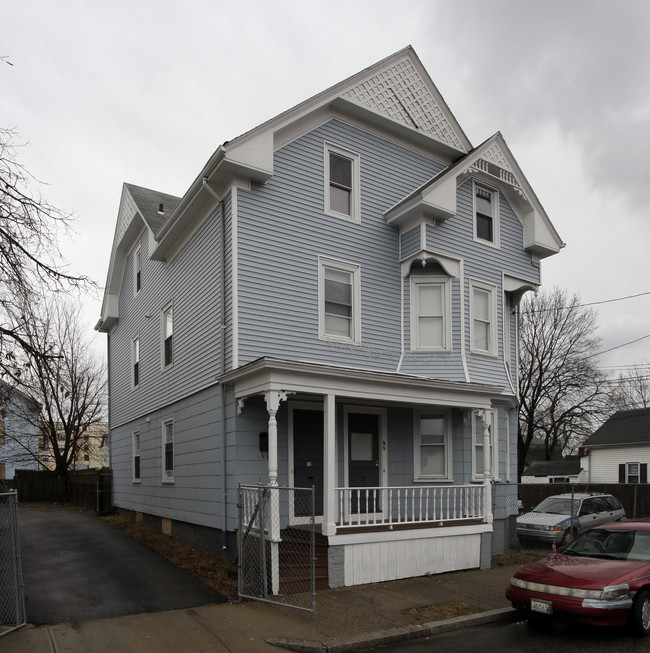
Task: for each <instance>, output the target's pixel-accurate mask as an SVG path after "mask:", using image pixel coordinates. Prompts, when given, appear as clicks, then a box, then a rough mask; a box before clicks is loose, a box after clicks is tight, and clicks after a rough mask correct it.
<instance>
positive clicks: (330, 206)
mask: <svg viewBox="0 0 650 653" xmlns="http://www.w3.org/2000/svg"><path fill="white" fill-rule="evenodd" d="M325 213H327V214H328V215H333V216H336V217H339V218H345V219H347V220H350V221H352V222H358V221H359V213H360V206H359V155H358V154H354V153H353V152H348V151H347V150H344V149H342V148H340V147H336V146H334V145H329V144H327V143H326V144H325Z"/></svg>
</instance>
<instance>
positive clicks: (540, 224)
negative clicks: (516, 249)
mask: <svg viewBox="0 0 650 653" xmlns="http://www.w3.org/2000/svg"><path fill="white" fill-rule="evenodd" d="M470 175H471V176H472V177H474V178H476V179H479V180H481V179H482V180H483V181H485V182H486V183H489V184H491V185H493V186H498V188H499V190H500V191H501V192H502V193H503V194H504V195H505V196H506V198H507V200H508V203H509V204H510V206H511V207H512V209H513V210H514V212H515V214H516V215H517V217H518V218H519V221H520V222H521V224H522V225H523V227H524V234H523V235H524V242H523V246H524V248H525V249H527V250H529V251H530V252H532V253H533V254H535V255H537V256H538V257H539V258H544V257H546V256H550V255H551V254H556V253H557V252H559V251H560V249H561V248H562V247H564V243H563V242H562V239H561V238H560V235H559V234H558V233H557V231H556V230H555V227H554V226H553V224H552V223H551V220H550V219H549V217H548V215H547V214H546V211H545V210H544V208H543V207H542V205H541V203H540V201H539V200H538V199H537V196H536V195H535V192H534V191H533V189H532V187H531V186H530V184H529V183H528V180H527V179H526V177H525V176H524V173H523V172H522V171H521V168H520V167H519V164H518V163H517V161H516V160H515V157H514V156H513V155H512V152H511V151H510V148H509V147H508V145H507V144H506V142H505V140H504V138H503V136H502V135H501V133H500V132H497V133H496V134H494V135H493V136H491V137H490V138H488V139H487V140H486V141H484V142H483V143H481V145H479V146H478V147H476V148H474V149H473V150H472V151H470V152H468V153H467V154H465V155H464V156H461V157H460V158H459V159H458V160H457V161H455V162H454V163H453V164H452V165H451V166H449V167H448V168H447V169H446V170H443V171H442V172H440V173H439V174H438V175H436V176H435V177H433V178H432V179H430V180H429V181H428V182H426V183H425V184H424V185H423V186H421V187H420V188H418V189H416V190H414V191H413V192H412V193H411V194H410V195H407V196H406V197H405V198H403V199H402V200H400V201H399V202H398V203H397V204H396V205H395V206H393V207H392V208H390V209H389V210H388V211H386V213H385V216H386V220H387V221H388V223H389V224H393V225H395V226H397V227H399V228H400V229H410V228H412V227H413V226H414V225H415V224H416V223H417V222H419V221H420V220H422V219H423V218H430V219H431V218H432V219H434V220H446V219H448V218H450V217H452V216H454V215H456V214H457V207H456V201H457V195H456V188H457V187H458V186H459V185H460V184H461V183H463V181H464V180H465V179H467V178H469V176H470Z"/></svg>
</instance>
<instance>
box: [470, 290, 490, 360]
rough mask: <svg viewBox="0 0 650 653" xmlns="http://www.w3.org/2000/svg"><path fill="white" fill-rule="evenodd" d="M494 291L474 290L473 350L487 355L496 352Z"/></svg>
mask: <svg viewBox="0 0 650 653" xmlns="http://www.w3.org/2000/svg"><path fill="white" fill-rule="evenodd" d="M493 292H494V291H493V290H486V289H484V288H477V287H474V288H473V289H472V349H474V350H475V351H481V352H486V353H493V351H494V344H495V343H494V315H493V312H494V309H493V301H494V295H493Z"/></svg>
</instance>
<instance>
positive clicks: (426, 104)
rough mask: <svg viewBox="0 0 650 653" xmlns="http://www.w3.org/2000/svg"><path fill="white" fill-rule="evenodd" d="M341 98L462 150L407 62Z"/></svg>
mask: <svg viewBox="0 0 650 653" xmlns="http://www.w3.org/2000/svg"><path fill="white" fill-rule="evenodd" d="M343 97H344V98H346V99H348V100H352V101H353V102H356V103H357V104H361V105H363V106H365V107H368V108H369V109H371V110H372V111H376V112H377V113H381V114H383V115H385V116H387V117H388V118H391V119H392V120H395V121H397V122H400V123H402V124H403V125H407V126H408V127H412V128H414V129H417V130H418V131H421V132H423V133H425V134H428V135H429V136H431V137H433V138H435V139H436V140H438V141H440V142H441V143H445V144H446V145H449V146H451V147H453V148H455V149H458V150H464V149H465V148H464V146H463V144H462V141H461V139H460V138H459V137H458V135H457V134H456V132H455V130H454V129H453V127H452V125H451V124H450V123H449V121H448V120H447V117H446V111H445V109H444V108H443V107H441V106H440V104H439V103H438V102H437V101H436V99H435V98H434V97H433V95H432V94H431V92H430V91H429V89H428V88H427V86H426V84H425V82H424V80H423V79H422V77H421V76H420V75H419V73H418V72H417V70H416V69H415V67H414V66H413V64H412V63H411V61H409V60H408V59H407V60H403V61H400V62H398V63H396V64H395V65H394V66H393V67H392V68H388V69H386V70H384V71H382V72H381V73H379V74H377V75H375V76H374V77H371V78H370V79H368V80H366V81H364V82H362V83H361V84H359V85H358V86H355V87H353V88H351V89H350V90H348V91H346V92H345V93H343Z"/></svg>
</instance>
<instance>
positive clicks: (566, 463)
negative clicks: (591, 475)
mask: <svg viewBox="0 0 650 653" xmlns="http://www.w3.org/2000/svg"><path fill="white" fill-rule="evenodd" d="M581 470H582V467H580V461H579V460H536V461H535V462H534V463H531V464H530V465H529V466H528V467H526V469H525V470H524V473H523V474H522V476H536V477H539V476H577V475H578V474H580V472H581Z"/></svg>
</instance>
